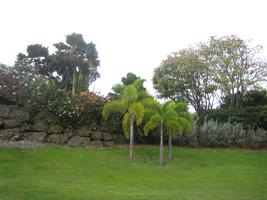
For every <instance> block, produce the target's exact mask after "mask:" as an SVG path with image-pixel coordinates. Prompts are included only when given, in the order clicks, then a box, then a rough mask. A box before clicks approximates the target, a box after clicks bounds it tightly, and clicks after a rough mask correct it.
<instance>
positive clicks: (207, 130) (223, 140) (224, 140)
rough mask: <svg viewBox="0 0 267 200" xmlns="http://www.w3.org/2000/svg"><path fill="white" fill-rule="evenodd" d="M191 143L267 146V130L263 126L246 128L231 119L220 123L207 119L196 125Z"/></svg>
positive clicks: (222, 145) (201, 144)
mask: <svg viewBox="0 0 267 200" xmlns="http://www.w3.org/2000/svg"><path fill="white" fill-rule="evenodd" d="M195 126H196V127H195V128H193V134H192V138H191V140H190V141H189V143H188V144H189V145H192V146H196V144H197V145H198V146H205V147H231V146H238V147H248V148H259V147H266V146H267V131H265V130H264V129H261V128H257V129H253V128H251V127H250V128H248V129H245V128H244V127H243V126H242V124H240V123H233V124H231V123H230V121H228V122H223V123H219V122H217V121H215V120H213V119H211V120H205V121H204V123H203V125H200V126H199V125H195Z"/></svg>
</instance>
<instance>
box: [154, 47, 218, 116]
mask: <svg viewBox="0 0 267 200" xmlns="http://www.w3.org/2000/svg"><path fill="white" fill-rule="evenodd" d="M153 84H154V88H155V89H156V90H157V91H158V93H159V94H160V97H162V98H169V99H172V100H174V101H179V100H186V101H188V102H189V103H190V104H191V105H192V106H193V107H194V109H195V110H196V112H197V113H198V114H200V113H201V112H202V110H207V109H210V108H212V107H213V100H214V91H215V90H216V87H215V85H214V83H213V81H212V79H211V74H210V70H209V67H208V65H206V63H205V62H204V61H203V60H202V59H201V58H200V56H199V54H198V52H197V51H196V50H194V49H186V50H183V51H180V52H178V53H174V54H172V55H169V56H168V58H167V59H166V60H164V61H163V62H162V63H161V65H160V66H159V67H158V68H156V69H155V71H154V75H153Z"/></svg>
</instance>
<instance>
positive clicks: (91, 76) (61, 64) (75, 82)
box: [51, 33, 99, 94]
mask: <svg viewBox="0 0 267 200" xmlns="http://www.w3.org/2000/svg"><path fill="white" fill-rule="evenodd" d="M54 46H55V47H56V49H57V50H56V52H55V53H54V54H53V55H52V56H51V66H52V68H53V69H54V70H55V71H56V72H57V74H58V75H59V79H60V81H61V83H62V87H63V88H65V89H66V90H67V91H72V94H75V93H76V91H78V92H85V91H87V90H88V87H89V85H90V84H91V83H92V82H93V81H95V80H96V79H97V78H98V77H99V73H98V71H97V67H98V66H99V60H98V53H97V51H96V48H95V45H94V44H93V43H86V42H85V41H84V39H83V36H82V35H81V34H77V33H72V34H70V35H67V36H66V43H62V42H60V43H57V44H54Z"/></svg>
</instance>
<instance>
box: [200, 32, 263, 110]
mask: <svg viewBox="0 0 267 200" xmlns="http://www.w3.org/2000/svg"><path fill="white" fill-rule="evenodd" d="M261 49H262V47H261V46H255V47H250V46H249V43H248V42H247V41H245V40H242V39H241V38H239V37H237V36H224V37H210V39H209V40H208V42H206V43H203V44H202V45H201V49H200V50H201V51H200V52H201V56H202V57H203V58H204V59H205V60H206V63H207V64H208V65H209V67H210V69H212V72H213V73H212V76H213V80H214V82H215V83H216V85H217V87H218V89H219V90H220V92H221V93H222V96H224V97H225V96H228V97H229V98H230V105H229V108H238V107H239V106H240V99H241V98H242V97H243V96H244V94H245V93H246V91H247V90H249V89H251V88H253V87H255V86H259V84H260V83H261V82H263V81H266V77H267V68H266V67H267V65H266V61H263V60H262V59H260V58H259V56H258V54H259V52H260V50H261Z"/></svg>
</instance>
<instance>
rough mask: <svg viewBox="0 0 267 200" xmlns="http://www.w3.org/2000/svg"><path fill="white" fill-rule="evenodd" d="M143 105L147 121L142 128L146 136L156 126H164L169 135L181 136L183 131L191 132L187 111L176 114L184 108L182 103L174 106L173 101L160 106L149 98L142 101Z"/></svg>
mask: <svg viewBox="0 0 267 200" xmlns="http://www.w3.org/2000/svg"><path fill="white" fill-rule="evenodd" d="M144 105H145V108H146V109H147V111H146V115H149V117H146V118H148V121H147V122H146V124H145V126H144V132H145V134H146V135H147V134H148V132H149V131H150V130H152V129H154V128H155V127H156V126H157V125H162V126H164V127H165V129H166V131H167V134H169V135H175V134H179V133H180V134H181V133H183V131H189V132H191V117H190V113H188V112H187V111H182V112H181V111H180V112H178V110H179V109H181V108H185V107H184V104H183V103H181V104H179V103H178V104H175V103H174V102H173V101H168V102H166V103H165V104H163V105H162V104H160V103H158V102H157V101H155V100H154V99H152V98H150V99H146V100H145V101H144ZM188 119H190V120H188Z"/></svg>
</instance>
